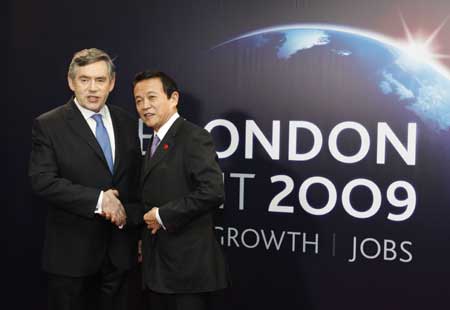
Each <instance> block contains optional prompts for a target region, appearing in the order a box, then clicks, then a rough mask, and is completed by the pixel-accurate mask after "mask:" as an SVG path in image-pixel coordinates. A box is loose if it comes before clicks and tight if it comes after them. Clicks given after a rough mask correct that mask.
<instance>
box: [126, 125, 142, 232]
mask: <svg viewBox="0 0 450 310" xmlns="http://www.w3.org/2000/svg"><path fill="white" fill-rule="evenodd" d="M134 132H137V128H136V131H134ZM135 140H136V141H135V149H136V154H137V158H136V159H135V160H134V161H135V162H136V166H135V167H132V168H130V169H132V170H133V171H136V175H135V177H134V182H133V184H131V185H130V198H129V201H128V202H125V203H123V207H124V208H125V212H126V213H127V225H126V226H125V229H126V228H127V227H131V228H135V227H137V226H141V225H142V224H143V223H144V205H143V204H142V203H141V201H140V195H139V193H140V192H141V191H140V188H139V180H140V171H141V164H142V151H141V143H140V141H139V138H138V137H136V139H135ZM130 172H131V171H130Z"/></svg>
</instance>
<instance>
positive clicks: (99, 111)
mask: <svg viewBox="0 0 450 310" xmlns="http://www.w3.org/2000/svg"><path fill="white" fill-rule="evenodd" d="M114 82H115V67H114V64H113V62H112V61H111V58H110V57H109V56H108V54H106V53H105V52H104V51H101V50H99V49H95V48H92V49H85V50H82V51H80V52H77V53H76V54H75V55H74V57H73V59H72V62H71V64H70V66H69V72H68V83H69V87H70V89H71V90H72V91H73V92H74V95H75V96H74V97H73V98H72V99H70V100H69V102H68V103H66V104H65V105H62V106H60V107H57V108H55V109H53V110H51V111H49V112H47V113H45V114H42V115H41V116H39V117H38V118H36V120H35V122H34V124H33V131H32V135H33V137H32V141H33V144H32V152H31V159H30V167H29V175H30V177H31V183H32V188H33V191H34V192H35V193H36V194H37V195H38V196H41V197H42V198H43V200H44V202H45V204H46V205H47V206H48V214H47V225H46V233H45V242H44V249H43V268H44V270H45V271H46V272H47V273H48V285H49V309H58V310H61V309H71V310H72V309H80V310H81V309H83V310H86V309H126V308H125V307H126V305H125V303H126V300H125V297H126V294H125V285H124V283H125V279H126V271H127V270H129V269H130V268H131V267H132V266H133V264H135V263H136V262H137V242H138V238H139V230H138V228H137V224H138V223H139V218H140V219H141V222H142V212H141V208H142V206H141V205H140V204H138V203H137V202H138V196H137V187H138V182H139V181H138V180H139V171H140V160H141V154H140V143H139V140H138V137H137V121H136V120H135V119H133V118H132V117H131V116H129V115H128V114H127V113H126V112H124V111H123V110H121V109H119V108H118V107H114V106H107V105H106V100H107V98H108V94H109V93H110V92H111V91H112V90H113V88H114Z"/></svg>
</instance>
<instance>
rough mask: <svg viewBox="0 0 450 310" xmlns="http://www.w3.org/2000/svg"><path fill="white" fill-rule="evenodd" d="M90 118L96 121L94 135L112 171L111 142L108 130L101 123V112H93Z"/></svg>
mask: <svg viewBox="0 0 450 310" xmlns="http://www.w3.org/2000/svg"><path fill="white" fill-rule="evenodd" d="M92 118H93V119H94V120H95V122H96V123H97V126H96V127H95V137H96V138H97V141H98V144H100V147H101V148H102V150H103V154H104V155H105V158H106V162H107V163H108V167H109V170H110V171H111V173H113V167H114V164H113V158H112V151H111V144H110V142H109V136H108V132H107V131H106V128H105V125H104V124H103V119H102V115H101V114H94V115H92Z"/></svg>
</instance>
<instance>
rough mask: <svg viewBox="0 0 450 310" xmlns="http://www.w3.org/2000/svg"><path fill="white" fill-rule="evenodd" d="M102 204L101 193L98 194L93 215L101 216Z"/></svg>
mask: <svg viewBox="0 0 450 310" xmlns="http://www.w3.org/2000/svg"><path fill="white" fill-rule="evenodd" d="M102 202H103V191H101V192H100V195H99V196H98V200H97V206H96V207H95V212H94V213H95V214H102V212H103V210H102Z"/></svg>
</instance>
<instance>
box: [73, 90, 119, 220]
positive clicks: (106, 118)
mask: <svg viewBox="0 0 450 310" xmlns="http://www.w3.org/2000/svg"><path fill="white" fill-rule="evenodd" d="M74 102H75V105H76V106H77V108H78V109H79V110H80V112H81V114H82V115H83V117H84V119H85V120H86V122H87V124H88V125H89V128H90V129H91V131H92V133H93V134H94V136H95V128H96V127H97V122H96V121H95V120H94V119H93V118H92V115H94V114H101V115H102V120H103V124H104V125H105V128H106V131H107V132H108V137H109V143H110V144H111V152H112V159H113V164H114V159H115V157H116V156H115V155H116V154H115V153H116V143H115V141H116V140H115V137H114V129H113V124H112V120H111V113H109V109H108V106H107V105H106V104H105V105H104V106H103V108H102V109H101V110H100V111H99V112H94V111H91V110H88V109H86V108H85V107H82V106H81V105H80V104H79V103H78V101H77V98H75V99H74ZM102 202H103V191H101V192H100V195H99V196H98V200H97V206H96V208H95V213H102Z"/></svg>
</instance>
